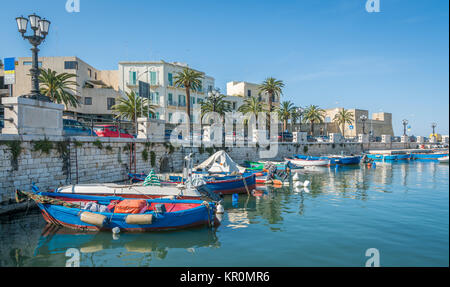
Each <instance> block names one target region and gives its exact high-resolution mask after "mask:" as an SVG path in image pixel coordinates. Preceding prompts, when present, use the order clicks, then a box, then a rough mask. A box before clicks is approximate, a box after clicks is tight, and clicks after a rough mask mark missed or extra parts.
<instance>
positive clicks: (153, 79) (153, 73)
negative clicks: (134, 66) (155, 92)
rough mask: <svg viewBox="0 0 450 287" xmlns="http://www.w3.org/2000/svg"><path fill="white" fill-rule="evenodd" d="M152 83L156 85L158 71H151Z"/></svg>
mask: <svg viewBox="0 0 450 287" xmlns="http://www.w3.org/2000/svg"><path fill="white" fill-rule="evenodd" d="M150 85H153V86H155V85H156V72H150Z"/></svg>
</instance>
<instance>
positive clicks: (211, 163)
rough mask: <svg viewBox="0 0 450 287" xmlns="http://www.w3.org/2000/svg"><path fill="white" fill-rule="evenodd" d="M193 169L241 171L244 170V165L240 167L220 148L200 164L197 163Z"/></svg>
mask: <svg viewBox="0 0 450 287" xmlns="http://www.w3.org/2000/svg"><path fill="white" fill-rule="evenodd" d="M195 170H198V171H201V170H207V171H209V172H211V173H215V172H226V173H233V172H235V173H243V172H245V167H242V166H240V165H238V164H237V163H235V162H234V161H233V159H232V158H231V157H230V156H229V155H228V154H227V153H226V152H225V151H223V150H221V151H218V152H216V153H215V154H213V155H212V156H210V157H209V158H208V159H207V160H205V161H204V162H203V163H202V164H200V165H198V166H197V167H196V168H195Z"/></svg>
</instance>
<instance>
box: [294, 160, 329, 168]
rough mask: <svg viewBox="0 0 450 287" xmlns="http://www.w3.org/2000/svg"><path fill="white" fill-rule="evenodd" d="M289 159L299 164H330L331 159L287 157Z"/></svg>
mask: <svg viewBox="0 0 450 287" xmlns="http://www.w3.org/2000/svg"><path fill="white" fill-rule="evenodd" d="M286 160H288V161H292V163H293V164H295V165H299V166H329V165H330V164H331V161H330V160H329V159H318V160H310V159H286Z"/></svg>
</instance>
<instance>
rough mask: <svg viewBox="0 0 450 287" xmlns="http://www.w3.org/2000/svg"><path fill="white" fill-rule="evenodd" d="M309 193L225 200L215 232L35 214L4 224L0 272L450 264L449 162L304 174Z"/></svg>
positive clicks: (272, 192)
mask: <svg viewBox="0 0 450 287" xmlns="http://www.w3.org/2000/svg"><path fill="white" fill-rule="evenodd" d="M301 179H302V180H306V179H307V180H310V181H311V186H310V187H309V192H306V191H300V192H298V191H295V190H292V189H291V188H288V187H285V188H282V189H272V188H268V189H263V192H261V193H260V195H259V196H250V197H249V196H247V195H240V196H239V201H238V202H237V203H236V202H235V203H233V202H232V200H231V197H227V198H225V209H226V213H225V215H224V217H223V221H222V225H221V226H219V227H218V228H217V229H216V230H209V229H206V228H200V229H189V230H184V231H177V232H166V233H145V234H126V233H122V234H120V236H119V237H118V238H113V236H112V234H111V233H109V232H104V233H94V234H93V233H77V232H74V231H71V230H67V229H59V230H58V229H56V230H55V229H54V228H48V227H46V223H45V222H44V220H43V218H42V216H41V215H40V213H39V212H38V211H28V212H27V213H26V214H25V213H23V214H18V215H14V216H11V217H6V218H5V217H3V218H0V243H1V244H0V245H1V246H0V266H65V265H66V262H67V260H68V259H70V257H66V252H67V250H68V249H70V248H73V249H75V250H76V252H79V254H80V265H81V266H182V267H183V266H189V267H194V266H365V263H366V261H367V260H368V257H366V250H367V249H369V248H376V249H378V250H379V253H380V263H381V266H448V265H449V166H448V164H447V165H444V164H439V163H438V162H433V161H423V162H422V161H415V162H404V163H400V162H399V163H379V164H378V165H377V166H376V168H372V169H369V168H366V167H363V168H359V167H349V168H339V169H337V170H336V169H334V168H322V169H316V170H309V171H302V173H301Z"/></svg>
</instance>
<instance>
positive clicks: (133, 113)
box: [112, 91, 156, 123]
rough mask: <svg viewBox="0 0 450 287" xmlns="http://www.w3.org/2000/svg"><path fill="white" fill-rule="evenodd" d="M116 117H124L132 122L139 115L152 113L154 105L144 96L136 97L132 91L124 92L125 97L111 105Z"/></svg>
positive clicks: (144, 115) (145, 115)
mask: <svg viewBox="0 0 450 287" xmlns="http://www.w3.org/2000/svg"><path fill="white" fill-rule="evenodd" d="M112 109H113V111H114V113H116V116H115V117H116V118H125V119H128V120H130V121H133V123H135V122H136V119H137V118H139V117H147V115H148V114H150V113H151V114H154V113H155V109H156V106H155V105H150V104H149V103H148V100H147V99H146V98H142V97H138V96H137V95H136V93H135V92H134V91H132V92H129V93H126V98H120V99H119V103H117V104H115V105H114V106H112Z"/></svg>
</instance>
